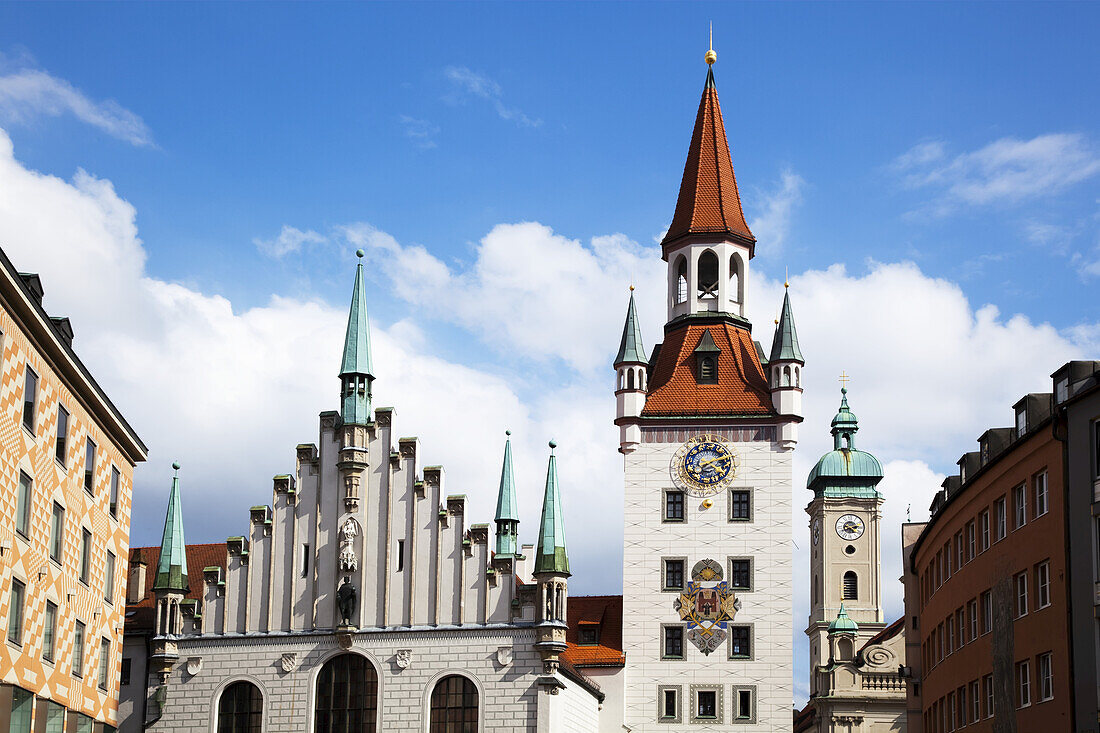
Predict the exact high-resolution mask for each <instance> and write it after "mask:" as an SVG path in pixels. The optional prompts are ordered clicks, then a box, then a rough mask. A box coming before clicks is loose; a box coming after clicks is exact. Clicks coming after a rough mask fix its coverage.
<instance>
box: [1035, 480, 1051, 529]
mask: <svg viewBox="0 0 1100 733" xmlns="http://www.w3.org/2000/svg"><path fill="white" fill-rule="evenodd" d="M1049 508H1050V507H1049V506H1048V503H1047V472H1046V471H1043V472H1042V473H1040V474H1036V476H1035V518H1036V519H1038V518H1039V517H1041V516H1043V515H1044V514H1046V513H1047V510H1048V509H1049Z"/></svg>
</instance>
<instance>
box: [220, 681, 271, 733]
mask: <svg viewBox="0 0 1100 733" xmlns="http://www.w3.org/2000/svg"><path fill="white" fill-rule="evenodd" d="M263 709H264V698H263V695H262V694H260V688H258V687H256V685H254V684H252V683H251V682H246V681H244V680H241V681H240V682H234V683H233V684H231V685H230V686H229V687H227V688H225V690H224V691H223V692H222V695H221V699H220V700H219V701H218V733H260V729H261V725H262V723H263Z"/></svg>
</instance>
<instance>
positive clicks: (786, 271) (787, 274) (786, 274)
mask: <svg viewBox="0 0 1100 733" xmlns="http://www.w3.org/2000/svg"><path fill="white" fill-rule="evenodd" d="M790 286H791V268H789V267H784V268H783V287H785V288H789V287H790Z"/></svg>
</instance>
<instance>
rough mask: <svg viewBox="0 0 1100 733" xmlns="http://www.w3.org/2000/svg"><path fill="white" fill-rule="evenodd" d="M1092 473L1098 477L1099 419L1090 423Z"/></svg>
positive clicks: (1099, 458)
mask: <svg viewBox="0 0 1100 733" xmlns="http://www.w3.org/2000/svg"><path fill="white" fill-rule="evenodd" d="M1092 446H1093V450H1092V475H1093V477H1095V478H1100V420H1096V421H1094V422H1093V423H1092Z"/></svg>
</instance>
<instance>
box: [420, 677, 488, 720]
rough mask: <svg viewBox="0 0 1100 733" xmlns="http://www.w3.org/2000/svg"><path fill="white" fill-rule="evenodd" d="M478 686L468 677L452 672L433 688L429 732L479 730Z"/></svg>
mask: <svg viewBox="0 0 1100 733" xmlns="http://www.w3.org/2000/svg"><path fill="white" fill-rule="evenodd" d="M477 709H478V696H477V687H476V686H475V685H474V683H473V681H472V680H470V679H469V678H468V677H463V676H462V675H457V674H452V675H448V676H447V677H444V678H443V679H441V680H440V681H439V682H436V683H435V688H433V689H432V710H431V725H430V728H429V733H465V732H466V731H476V730H477Z"/></svg>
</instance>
